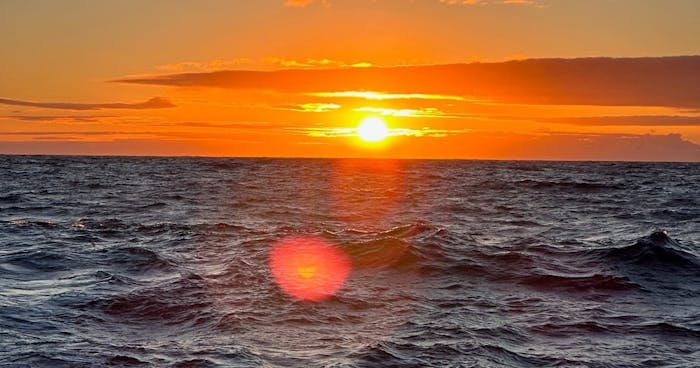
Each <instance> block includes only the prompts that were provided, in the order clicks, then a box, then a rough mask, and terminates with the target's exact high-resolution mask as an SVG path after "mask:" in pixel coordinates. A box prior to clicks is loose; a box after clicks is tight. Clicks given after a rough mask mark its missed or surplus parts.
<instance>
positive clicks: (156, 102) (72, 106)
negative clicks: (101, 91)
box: [0, 97, 175, 110]
mask: <svg viewBox="0 0 700 368" xmlns="http://www.w3.org/2000/svg"><path fill="white" fill-rule="evenodd" d="M0 104H3V105H13V106H29V107H40V108H46V109H61V110H103V109H135V110H140V109H162V108H168V107H175V105H174V104H172V103H171V102H170V101H168V100H167V99H165V98H162V97H153V98H151V99H149V100H148V101H145V102H137V103H122V102H115V103H70V102H33V101H21V100H12V99H7V98H0Z"/></svg>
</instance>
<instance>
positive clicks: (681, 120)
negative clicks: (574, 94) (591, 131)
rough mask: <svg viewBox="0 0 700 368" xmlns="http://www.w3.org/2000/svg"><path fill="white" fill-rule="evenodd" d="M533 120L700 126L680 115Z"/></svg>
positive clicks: (696, 120) (697, 121)
mask: <svg viewBox="0 0 700 368" xmlns="http://www.w3.org/2000/svg"><path fill="white" fill-rule="evenodd" d="M518 119H520V118H518ZM534 120H537V121H540V122H546V123H565V124H574V125H586V126H591V125H601V126H603V125H607V126H621V125H636V126H641V125H644V126H700V116H680V115H620V116H573V117H565V118H534Z"/></svg>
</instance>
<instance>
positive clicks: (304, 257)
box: [269, 236, 351, 301]
mask: <svg viewBox="0 0 700 368" xmlns="http://www.w3.org/2000/svg"><path fill="white" fill-rule="evenodd" d="M269 262H270V270H271V271H272V276H273V277H274V278H275V281H276V282H277V284H278V285H279V287H280V288H281V289H282V290H283V291H284V292H285V293H287V294H289V295H291V296H293V297H296V298H298V299H301V300H311V301H320V300H323V299H326V298H327V297H329V296H331V295H333V294H334V293H335V292H336V291H337V290H338V289H340V287H341V286H343V283H344V282H345V279H346V278H347V277H348V274H349V273H350V268H351V267H350V266H351V261H350V259H349V258H348V256H347V255H346V254H345V252H343V251H342V250H341V249H339V248H336V247H334V246H332V245H330V244H328V242H326V241H325V240H323V239H321V238H318V237H312V236H306V237H296V238H289V239H286V240H283V241H281V242H279V243H277V244H275V245H274V247H273V248H272V251H271V252H270V258H269Z"/></svg>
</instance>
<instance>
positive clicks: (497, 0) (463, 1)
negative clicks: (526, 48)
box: [284, 0, 544, 8]
mask: <svg viewBox="0 0 700 368" xmlns="http://www.w3.org/2000/svg"><path fill="white" fill-rule="evenodd" d="M314 2H316V0H286V1H285V2H284V5H285V6H289V7H294V8H305V7H307V6H309V5H311V4H312V3H314ZM321 2H322V3H323V4H324V5H329V4H330V0H322V1H321ZM439 2H440V3H443V4H447V5H494V4H505V5H513V4H515V5H533V6H538V7H542V6H544V4H543V2H542V1H536V0H439Z"/></svg>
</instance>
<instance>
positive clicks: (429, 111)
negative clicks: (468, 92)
mask: <svg viewBox="0 0 700 368" xmlns="http://www.w3.org/2000/svg"><path fill="white" fill-rule="evenodd" d="M354 111H357V112H369V113H374V114H379V115H384V116H401V117H410V118H454V117H458V115H450V114H446V113H445V112H444V111H442V110H440V109H438V108H435V107H424V108H419V109H394V108H388V107H372V106H362V107H357V108H355V109H354Z"/></svg>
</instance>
